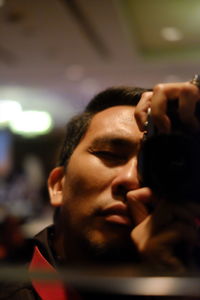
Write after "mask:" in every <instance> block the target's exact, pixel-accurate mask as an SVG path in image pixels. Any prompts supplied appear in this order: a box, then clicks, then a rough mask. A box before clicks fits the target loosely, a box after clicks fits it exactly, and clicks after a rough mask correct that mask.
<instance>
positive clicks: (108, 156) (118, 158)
mask: <svg viewBox="0 0 200 300" xmlns="http://www.w3.org/2000/svg"><path fill="white" fill-rule="evenodd" d="M94 154H95V155H96V156H98V157H100V158H101V159H103V160H106V161H108V162H111V163H112V162H117V163H123V162H125V161H126V160H127V158H126V156H125V155H123V154H120V153H116V152H113V151H95V153H94Z"/></svg>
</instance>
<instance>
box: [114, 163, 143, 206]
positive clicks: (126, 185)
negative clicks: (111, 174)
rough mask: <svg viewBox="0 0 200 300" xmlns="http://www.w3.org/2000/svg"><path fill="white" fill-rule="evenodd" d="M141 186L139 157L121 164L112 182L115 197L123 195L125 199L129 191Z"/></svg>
mask: <svg viewBox="0 0 200 300" xmlns="http://www.w3.org/2000/svg"><path fill="white" fill-rule="evenodd" d="M137 188H139V178H138V171H137V158H136V157H134V158H132V159H131V160H129V161H128V162H127V163H126V164H125V165H123V166H120V168H119V170H118V171H117V175H116V177H115V178H114V180H113V182H112V192H113V195H115V197H117V198H119V197H123V199H124V200H125V197H126V194H127V192H129V191H131V190H135V189H137Z"/></svg>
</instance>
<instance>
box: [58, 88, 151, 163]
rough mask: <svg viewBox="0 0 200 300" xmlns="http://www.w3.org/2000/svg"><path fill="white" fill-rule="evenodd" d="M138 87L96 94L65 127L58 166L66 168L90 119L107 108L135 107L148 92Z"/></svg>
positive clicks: (107, 90)
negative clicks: (143, 94)
mask: <svg viewBox="0 0 200 300" xmlns="http://www.w3.org/2000/svg"><path fill="white" fill-rule="evenodd" d="M149 90H150V89H144V88H139V87H123V86H121V87H112V88H108V89H106V90H104V91H103V92H101V93H99V94H97V95H96V96H95V97H94V98H92V100H91V101H90V102H89V103H88V105H87V106H86V108H85V110H84V111H83V112H82V113H80V114H78V115H76V116H74V117H73V118H72V119H71V120H70V121H69V122H68V124H67V126H66V134H65V139H64V142H63V145H62V148H61V152H60V156H59V159H58V163H57V165H58V166H64V167H66V166H67V163H68V161H69V159H70V157H71V155H72V153H73V151H74V149H75V148H76V146H77V145H78V144H79V142H80V141H81V139H82V138H83V136H84V135H85V133H86V131H87V129H88V127H89V125H90V122H91V119H92V117H93V116H94V115H95V114H97V113H98V112H100V111H103V110H105V109H107V108H109V107H113V106H119V105H130V106H136V105H137V103H138V102H139V100H140V98H141V95H142V93H144V92H146V91H149Z"/></svg>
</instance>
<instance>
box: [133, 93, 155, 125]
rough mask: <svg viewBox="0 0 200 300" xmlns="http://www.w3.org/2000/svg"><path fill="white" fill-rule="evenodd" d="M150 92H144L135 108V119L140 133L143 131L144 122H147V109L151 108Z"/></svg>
mask: <svg viewBox="0 0 200 300" xmlns="http://www.w3.org/2000/svg"><path fill="white" fill-rule="evenodd" d="M152 94H153V93H152V92H145V93H143V94H142V97H141V99H140V101H139V103H138V104H137V106H136V108H135V114H134V115H135V119H136V122H137V124H138V127H139V129H140V130H141V131H144V130H145V125H144V124H145V122H146V121H147V112H148V108H149V107H150V106H151V96H152Z"/></svg>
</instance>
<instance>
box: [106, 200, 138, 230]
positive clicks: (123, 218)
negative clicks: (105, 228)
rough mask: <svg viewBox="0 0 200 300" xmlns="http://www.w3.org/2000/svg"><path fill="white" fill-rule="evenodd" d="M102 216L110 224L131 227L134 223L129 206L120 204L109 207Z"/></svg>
mask: <svg viewBox="0 0 200 300" xmlns="http://www.w3.org/2000/svg"><path fill="white" fill-rule="evenodd" d="M101 216H103V218H104V220H105V221H106V222H109V223H114V224H120V225H125V226H131V224H132V221H131V217H130V214H129V212H128V209H127V206H126V205H125V204H124V203H122V202H120V203H115V204H112V205H109V206H107V207H105V208H104V209H103V210H102V211H101Z"/></svg>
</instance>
